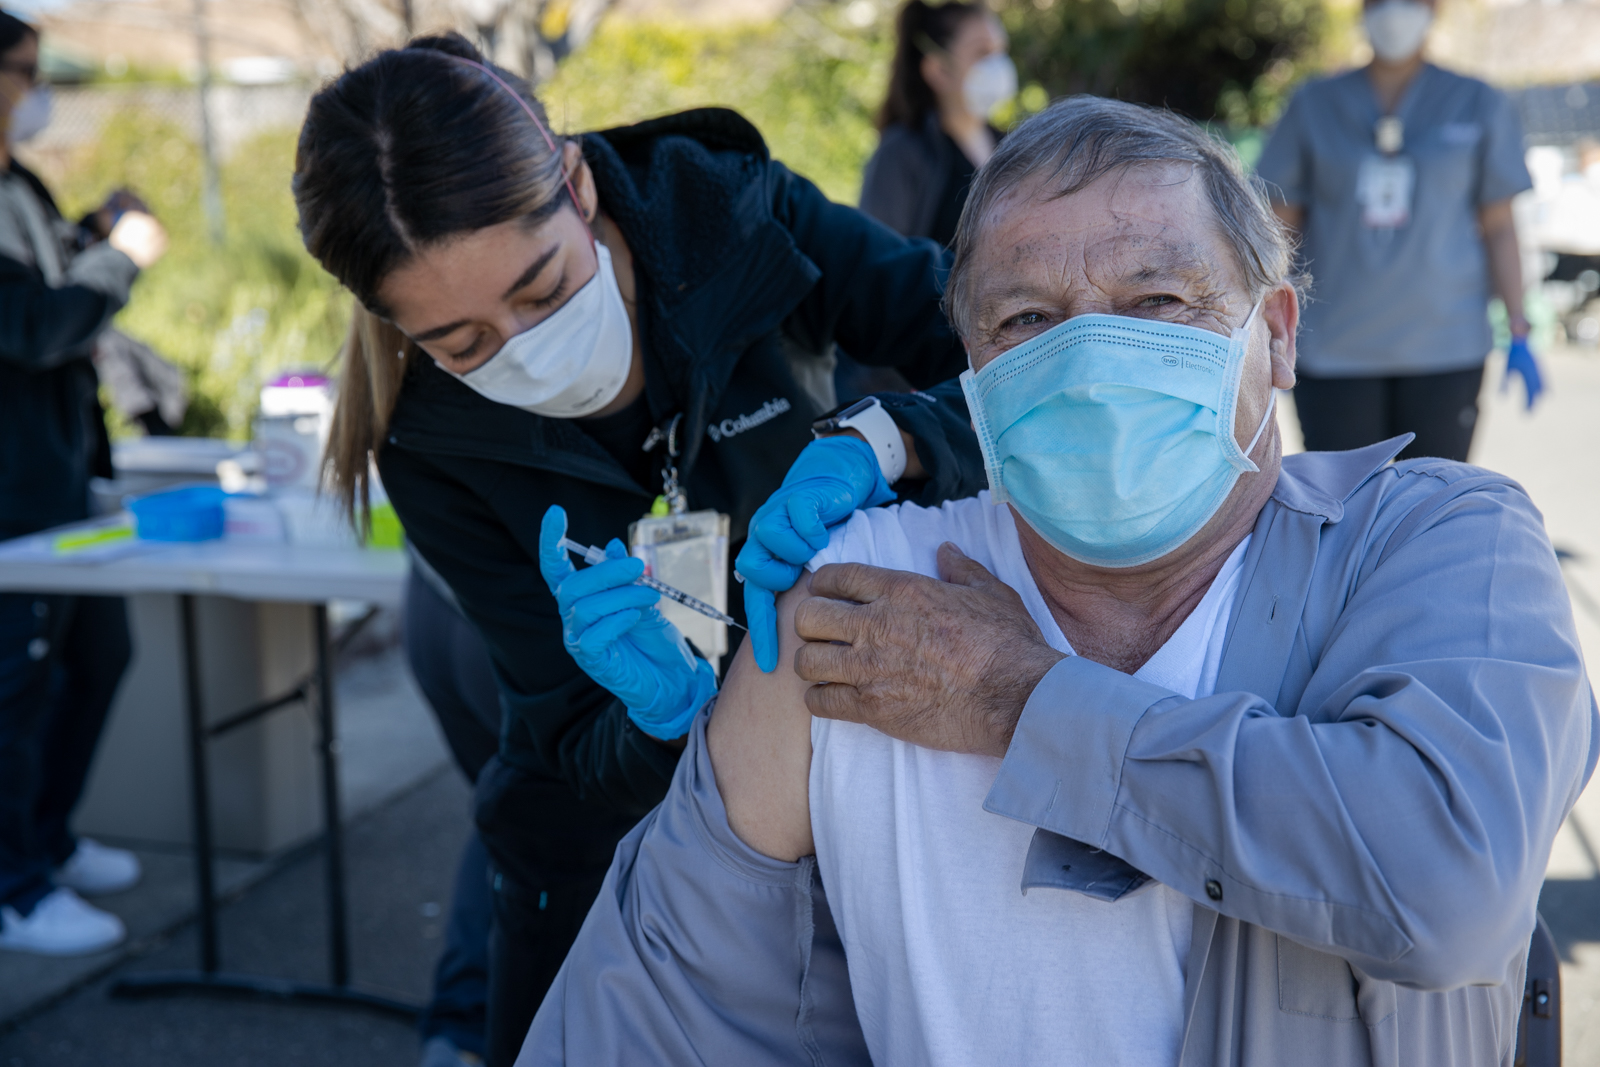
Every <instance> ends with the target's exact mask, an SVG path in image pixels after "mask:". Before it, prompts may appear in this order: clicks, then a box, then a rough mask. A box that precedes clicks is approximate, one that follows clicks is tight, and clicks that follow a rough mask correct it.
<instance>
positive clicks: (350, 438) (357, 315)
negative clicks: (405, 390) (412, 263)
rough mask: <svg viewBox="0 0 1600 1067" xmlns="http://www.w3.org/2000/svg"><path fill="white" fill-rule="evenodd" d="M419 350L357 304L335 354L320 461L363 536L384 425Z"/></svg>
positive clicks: (368, 523) (368, 520)
mask: <svg viewBox="0 0 1600 1067" xmlns="http://www.w3.org/2000/svg"><path fill="white" fill-rule="evenodd" d="M419 351H420V350H419V349H418V348H417V347H416V346H415V345H413V344H412V343H411V342H410V341H407V340H406V338H405V335H403V334H402V333H401V332H400V331H399V330H398V329H396V328H395V327H394V325H393V324H392V323H388V322H385V321H383V320H382V319H380V318H378V316H376V315H374V314H373V313H372V312H370V311H368V310H367V309H366V308H364V307H360V306H357V307H356V308H355V309H354V310H353V311H352V312H351V314H350V333H349V335H348V336H347V337H346V338H345V342H344V350H343V352H342V353H341V354H340V363H341V365H342V370H341V372H340V375H339V399H338V401H337V402H336V403H335V405H334V409H333V425H332V426H331V427H330V428H329V430H328V447H327V451H326V452H324V453H323V457H322V465H323V469H324V470H325V471H326V473H327V475H328V481H329V483H330V484H331V485H332V486H333V493H334V498H335V499H336V500H337V501H338V502H339V506H340V508H341V509H342V510H343V511H344V513H345V516H346V517H347V518H348V519H349V520H350V523H351V525H352V526H355V527H356V529H357V530H359V531H360V532H361V534H362V535H363V536H365V535H366V534H367V533H369V532H370V530H371V525H372V524H371V511H372V464H373V463H374V462H375V461H376V460H377V456H378V450H379V449H380V448H381V447H382V445H383V439H384V435H385V434H386V433H387V432H388V429H389V416H390V415H392V414H393V413H394V402H395V400H396V399H397V398H398V397H399V396H400V383H401V381H403V380H404V379H405V373H406V367H407V366H408V365H409V364H408V361H409V360H412V359H415V358H417V355H418V353H419Z"/></svg>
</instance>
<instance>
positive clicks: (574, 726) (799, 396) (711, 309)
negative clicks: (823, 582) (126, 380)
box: [295, 35, 982, 1064]
mask: <svg viewBox="0 0 1600 1067" xmlns="http://www.w3.org/2000/svg"><path fill="white" fill-rule="evenodd" d="M295 197H296V201H297V204H298V206H299V210H300V221H301V229H302V233H303V236H304V238H305V242H306V246H307V248H308V249H309V250H310V251H311V253H312V254H313V255H314V256H315V257H316V258H317V259H318V260H319V261H320V262H321V263H322V264H323V265H324V266H325V267H326V268H327V269H328V270H329V271H330V272H331V273H333V274H334V275H335V276H336V277H337V278H338V279H339V280H340V281H341V282H342V283H344V284H345V285H346V286H347V287H348V288H349V289H350V290H351V291H352V292H353V293H354V294H355V296H356V298H357V301H358V303H359V307H358V309H357V311H356V314H355V323H354V325H353V327H352V332H351V338H350V342H349V344H348V346H347V350H346V354H345V366H344V372H343V379H342V386H341V393H340V399H339V408H338V412H337V416H336V419H335V428H334V434H333V439H332V441H331V443H330V448H329V452H330V465H331V468H332V472H333V475H334V479H335V482H336V484H337V485H338V486H339V488H340V491H341V492H342V493H343V494H344V495H345V499H346V501H347V502H351V503H352V504H356V505H359V502H361V501H364V498H365V493H366V480H367V476H368V470H369V463H370V462H372V461H373V460H375V461H376V464H377V468H378V470H379V471H380V472H381V475H382V479H383V483H384V488H385V489H386V491H387V493H388V495H389V499H390V501H391V502H392V503H393V504H394V506H395V508H396V511H397V512H398V514H399V517H400V519H401V522H402V523H403V524H404V526H405V528H406V533H407V537H408V538H409V540H410V541H411V543H412V545H413V547H414V548H415V549H416V550H417V551H418V552H419V554H420V555H421V556H422V557H423V558H424V559H425V560H426V561H427V563H428V564H430V565H431V566H432V568H433V569H434V570H436V571H437V572H438V573H439V575H441V576H442V577H443V579H444V580H445V582H447V583H448V585H449V587H450V590H451V591H452V592H453V593H454V595H455V597H456V598H457V599H458V600H459V602H460V604H461V606H462V608H463V610H464V611H465V613H466V615H467V616H468V617H469V618H470V619H471V621H472V622H473V623H474V624H475V626H476V628H477V629H478V631H479V632H480V633H481V634H482V636H483V637H484V639H485V641H486V643H487V645H488V648H489V651H490V655H491V657H492V659H493V661H494V665H495V670H496V674H497V676H498V678H499V682H500V689H501V701H502V707H503V708H504V710H505V713H506V714H505V721H504V726H503V732H502V744H501V749H500V754H499V756H498V757H497V758H496V759H495V760H494V761H491V763H490V765H489V766H488V767H486V768H485V769H484V771H483V772H482V774H481V775H480V777H479V784H478V792H477V822H478V827H479V830H480V833H481V834H482V836H483V839H484V842H485V844H486V845H487V847H488V851H489V853H490V856H491V857H492V860H493V864H494V869H495V873H496V879H495V885H496V889H497V891H496V894H495V897H496V899H495V909H496V923H495V929H496V932H495V934H494V938H495V950H494V951H493V952H492V953H491V961H492V962H491V977H490V985H491V993H490V1009H489V1010H490V1023H489V1029H490V1041H489V1062H490V1063H491V1064H495V1063H507V1064H509V1063H510V1061H511V1058H512V1057H514V1055H515V1052H516V1049H517V1046H518V1044H519V1043H520V1040H521V1037H522V1034H523V1032H524V1031H525V1030H526V1027H527V1022H528V1020H530V1019H531V1018H532V1015H533V1013H534V1011H535V1010H536V1008H537V1007H538V1004H539V1000H540V998H541V997H542V996H543V992H544V989H545V988H546V987H547V986H548V984H549V982H550V980H551V979H552V978H553V976H554V974H555V971H556V970H557V968H558V967H559V965H560V962H561V959H562V958H563V956H564V954H565V951H566V948H567V946H568V945H569V944H570V941H571V938H572V937H573V936H575V934H576V932H577V929H578V926H579V924H580V923H581V922H582V919H583V916H584V914H585V912H586V911H587V909H588V907H589V904H590V902H591V901H592V899H593V896H594V893H595V892H597V890H598V887H599V884H600V881H601V878H602V876H603V874H604V872H605V869H606V865H607V864H608V862H609V861H610V858H611V854H612V851H613V848H614V846H615V843H616V841H617V840H618V838H620V836H621V835H622V834H623V833H625V832H626V831H627V829H628V827H629V826H630V825H631V824H632V823H633V822H634V821H635V820H636V819H637V818H638V817H639V816H640V815H642V814H643V813H644V812H645V811H647V810H648V809H649V808H650V807H652V806H653V805H654V804H655V803H656V802H657V801H658V800H659V799H660V798H661V796H662V795H663V794H664V792H665V790H666V787H667V784H668V782H669V780H670V778H671V776H672V773H673V769H674V766H675V763H676V760H677V755H678V751H679V749H680V748H681V738H682V736H683V734H684V732H685V731H686V729H687V724H688V722H689V720H690V718H691V717H692V714H693V711H694V710H695V709H697V708H698V707H699V705H700V704H701V703H703V701H704V699H705V698H706V697H707V696H708V695H709V693H710V692H711V691H712V690H713V689H714V685H715V680H714V679H715V673H714V671H712V670H711V667H710V665H709V664H708V663H707V661H706V659H705V658H702V654H704V655H714V652H715V650H714V649H713V650H706V649H703V648H700V647H698V644H699V642H697V647H693V648H691V647H690V646H689V645H687V644H686V643H685V642H684V641H683V638H682V636H681V635H680V633H679V631H678V630H677V629H676V628H674V627H673V626H672V625H670V624H668V623H666V622H665V621H664V620H663V618H662V616H661V614H660V613H659V608H658V607H657V606H655V605H654V604H653V603H652V602H653V601H654V600H655V594H654V592H653V591H652V590H647V589H644V588H643V587H640V586H636V585H633V584H632V582H633V581H634V579H635V578H637V577H639V575H640V573H641V572H642V570H643V567H644V564H643V562H642V561H641V560H637V559H632V558H613V559H610V560H607V561H605V562H603V563H600V564H599V565H597V566H594V567H589V568H584V567H581V566H580V567H578V568H577V569H576V570H574V568H573V563H572V562H571V561H570V560H569V558H568V557H567V556H566V555H565V554H564V553H562V552H561V551H560V549H559V548H558V547H557V546H558V542H559V539H560V538H561V537H562V536H568V535H570V537H571V538H572V539H573V540H575V541H578V542H582V543H584V544H601V545H604V544H607V543H608V542H612V547H611V550H610V551H611V553H612V555H613V556H615V557H626V556H627V550H626V549H625V548H624V547H623V545H622V543H621V542H620V540H618V541H613V540H612V539H614V538H620V537H622V536H624V534H625V532H626V531H628V530H629V529H630V527H633V528H634V529H635V535H634V544H635V546H636V550H637V551H639V554H641V555H644V556H650V553H651V552H652V551H658V550H657V549H653V548H649V547H648V546H645V547H644V548H642V549H640V548H638V546H640V545H641V544H643V541H642V540H641V538H644V539H647V535H646V534H645V533H642V532H641V531H654V530H657V529H658V527H660V526H663V525H665V526H671V525H672V524H673V523H674V522H676V523H678V524H679V525H682V526H684V527H685V528H688V527H694V530H693V531H692V532H694V533H695V536H697V537H699V536H703V537H704V538H705V540H704V542H703V544H704V545H706V546H709V555H708V556H706V557H704V558H712V559H718V558H720V559H726V550H725V549H724V554H723V555H722V556H720V557H719V556H718V555H717V552H716V550H715V549H716V539H717V537H718V536H719V531H721V533H720V536H724V537H726V538H727V539H728V541H731V542H732V543H734V544H735V545H737V543H738V542H739V541H741V540H746V539H747V538H748V540H747V543H746V545H745V549H744V555H743V557H742V559H741V563H740V568H739V569H740V571H741V572H743V573H744V574H746V575H748V576H750V578H751V580H750V581H748V582H747V583H746V586H745V600H746V602H747V603H749V604H750V605H751V606H752V609H753V610H752V613H751V615H750V617H749V619H748V621H749V622H750V625H751V627H752V630H753V631H754V637H753V640H754V642H755V645H756V648H757V650H758V652H759V653H761V656H760V657H759V658H762V659H763V660H764V661H766V662H768V664H769V665H770V663H771V662H775V657H776V645H775V641H774V639H773V623H772V619H771V614H770V612H771V603H772V592H773V590H776V589H782V588H786V587H787V585H788V584H789V583H792V582H793V580H794V578H795V577H796V576H797V575H798V568H797V567H795V564H796V563H798V562H803V560H804V559H805V558H806V557H807V556H808V555H809V554H810V553H811V552H813V551H815V550H817V549H818V548H820V547H822V545H824V544H826V538H827V533H826V530H825V526H826V525H828V524H830V523H836V522H839V521H842V520H843V519H844V518H845V517H847V516H848V514H849V513H850V511H851V510H853V509H854V508H856V507H859V506H868V505H871V504H875V503H881V502H884V501H887V500H890V499H893V498H894V495H895V492H894V490H893V489H891V488H890V486H891V485H895V486H896V487H897V488H898V489H899V490H901V491H902V492H910V493H917V494H918V496H917V499H919V500H923V501H927V502H933V501H937V500H940V499H944V498H946V497H949V496H959V495H965V494H967V493H970V492H973V491H975V490H976V489H977V488H978V487H979V486H980V485H981V484H982V483H981V477H982V476H981V470H982V467H981V463H980V461H979V458H978V452H977V449H976V444H975V442H974V441H973V439H972V436H971V432H970V428H969V426H968V417H967V413H966V409H965V406H964V404H963V403H962V402H961V401H960V399H959V396H960V394H959V389H958V388H956V387H955V386H954V383H951V384H950V385H949V386H948V387H944V388H940V389H933V390H932V392H931V393H925V394H920V395H917V396H909V395H907V396H897V397H884V398H881V399H880V400H872V401H869V402H866V403H864V404H860V405H852V408H851V409H847V410H846V411H844V412H838V413H835V416H834V417H833V418H832V419H831V420H824V422H823V426H822V428H823V430H824V431H828V430H843V431H846V433H844V434H838V435H835V436H829V437H826V438H824V439H822V440H818V441H816V442H814V443H810V442H812V436H813V434H812V428H813V423H814V422H817V421H818V420H819V419H822V418H823V416H825V414H826V413H827V412H828V409H829V408H830V407H832V403H833V402H832V397H831V384H830V383H831V379H830V376H829V372H830V371H831V366H832V352H833V347H834V344H835V343H836V342H837V344H838V345H840V346H842V347H843V348H844V349H846V350H848V351H849V352H850V353H851V355H852V356H854V357H855V358H856V359H857V360H859V361H861V362H863V363H867V364H877V365H892V366H895V367H897V368H898V369H899V370H900V371H901V372H902V373H903V374H905V376H906V377H907V378H908V379H909V380H910V381H911V382H912V383H913V384H914V385H916V386H918V387H919V388H925V389H931V387H933V386H934V384H935V383H938V382H943V381H946V380H947V379H949V378H951V376H953V375H954V374H955V373H957V372H958V371H959V370H961V369H962V368H963V367H964V366H965V362H966V361H965V357H964V354H963V352H962V350H961V347H960V345H959V343H958V341H957V340H956V338H955V337H954V335H953V334H952V332H951V331H950V329H949V327H948V325H947V324H946V322H945V319H944V316H943V315H942V313H941V312H940V310H939V299H940V281H939V272H940V270H941V268H942V267H943V266H944V263H945V259H944V256H943V254H942V253H941V252H940V251H939V250H937V249H936V248H935V247H934V246H932V245H930V244H927V243H923V242H907V241H905V240H903V239H902V238H900V237H899V236H898V235H896V234H894V233H893V232H892V231H890V230H888V229H887V228H885V227H883V226H881V225H879V224H878V223H876V222H873V221H872V220H870V219H868V218H867V217H865V216H863V215H861V214H860V213H858V212H856V211H855V210H853V209H850V208H846V207H842V206H839V205H836V204H832V203H830V202H828V201H827V200H826V198H824V197H823V196H822V194H821V193H820V192H819V191H818V190H817V189H816V188H815V187H814V186H813V185H811V184H810V183H809V182H807V181H805V180H804V179H803V178H800V177H799V176H797V175H795V174H794V173H792V172H791V171H789V170H788V169H786V168H785V167H784V166H782V165H781V164H779V163H777V162H775V161H773V160H771V159H770V157H769V156H768V154H767V151H766V147H765V145H764V144H763V143H762V141H761V138H760V135H759V134H758V133H757V132H756V131H755V129H754V128H753V127H751V126H750V125H749V124H748V123H747V122H745V121H744V120H743V119H741V118H740V117H739V116H737V115H736V114H734V113H732V112H729V111H722V110H702V111H692V112H687V113H684V114H681V115H672V116H667V117H665V118H660V119H655V120H652V121H649V122H645V123H642V124H639V125H637V126H631V127H625V128H621V129H616V130H608V131H604V132H600V133H590V134H586V135H584V136H583V137H581V138H579V137H564V136H557V135H555V134H554V133H552V132H551V131H550V129H549V126H548V123H547V122H546V121H545V120H544V117H543V110H542V108H541V107H540V105H539V103H538V102H537V101H536V100H535V99H534V97H533V95H532V93H531V91H530V90H529V89H528V87H527V85H526V84H525V83H523V82H522V81H521V80H519V79H517V78H516V77H514V76H513V75H511V74H509V73H508V72H506V71H503V70H499V69H497V68H494V67H492V66H490V65H489V64H488V63H487V62H486V61H485V60H484V59H483V57H481V56H480V55H479V54H478V53H477V51H476V50H475V49H473V48H472V47H471V46H470V45H469V44H468V43H467V42H466V41H465V40H464V39H462V38H459V37H455V36H453V35H452V36H445V37H432V38H424V39H420V40H418V41H415V42H413V43H412V44H411V46H409V47H407V48H405V49H400V50H395V51H389V52H385V53H382V54H380V55H378V56H377V57H375V58H374V59H372V60H371V61H369V62H367V63H365V64H363V65H362V66H360V67H358V68H356V69H354V70H351V71H349V72H347V73H346V74H344V75H343V76H342V77H340V78H339V79H338V80H337V81H335V82H333V83H331V84H330V85H329V86H327V87H326V88H324V89H323V90H322V91H321V92H320V93H319V94H318V95H317V96H316V97H315V98H314V100H313V101H312V104H311V107H310V110H309V112H308V115H307V118H306V123H305V127H304V129H303V131H302V134H301V139H300V149H299V157H298V160H297V165H296V174H295ZM775 493H776V494H777V495H776V496H774V494H775ZM769 497H772V498H773V499H771V500H770V501H769ZM651 513H654V514H653V515H652V514H651ZM696 524H699V525H696ZM541 526H542V527H543V528H542V529H541ZM649 536H653V535H649ZM686 543H687V542H686ZM701 543H702V542H693V544H701ZM677 544H678V543H677V542H673V543H672V544H668V543H667V542H666V541H663V542H662V546H661V547H660V549H659V554H658V555H656V556H654V557H651V558H654V559H656V560H657V561H658V565H659V566H661V567H665V566H667V564H668V562H670V560H669V557H670V552H669V551H668V549H672V548H673V547H674V545H677ZM697 551H698V550H697ZM672 565H673V566H682V565H684V564H683V561H682V560H681V559H679V560H677V562H675V563H672ZM541 568H542V573H541ZM657 573H658V576H659V577H663V578H664V579H666V580H668V581H670V582H671V584H674V585H680V587H682V586H681V584H680V583H679V582H677V581H672V579H671V578H670V577H668V575H667V572H666V571H665V570H658V572H657ZM713 578H714V580H713V581H712V582H711V584H712V585H715V584H716V582H719V581H720V582H727V581H728V580H729V579H730V578H731V575H729V574H728V573H727V569H726V567H725V566H724V568H723V570H722V572H721V573H720V574H718V575H715V576H713ZM686 591H688V592H690V593H692V594H694V595H696V596H702V595H703V594H702V593H701V592H700V591H698V590H696V589H693V588H690V589H687V590H686ZM738 599H739V598H737V597H735V598H734V600H735V602H734V603H733V604H731V605H727V607H728V608H729V609H730V610H731V611H732V612H733V613H734V614H735V615H741V614H743V612H741V611H740V610H739V607H740V605H739V604H738V603H737V601H738ZM697 653H699V654H697ZM663 664H665V666H663Z"/></svg>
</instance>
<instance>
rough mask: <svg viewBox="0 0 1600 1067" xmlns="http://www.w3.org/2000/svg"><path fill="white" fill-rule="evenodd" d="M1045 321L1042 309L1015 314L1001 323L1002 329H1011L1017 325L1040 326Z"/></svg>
mask: <svg viewBox="0 0 1600 1067" xmlns="http://www.w3.org/2000/svg"><path fill="white" fill-rule="evenodd" d="M1044 321H1045V317H1044V312H1042V311H1024V312H1023V313H1022V314H1020V315H1013V316H1011V317H1010V318H1009V319H1007V320H1006V321H1004V322H1002V323H1001V324H1000V328H1001V329H1002V330H1009V329H1011V328H1013V327H1016V326H1022V327H1027V326H1039V325H1041V324H1043V323H1044Z"/></svg>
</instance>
